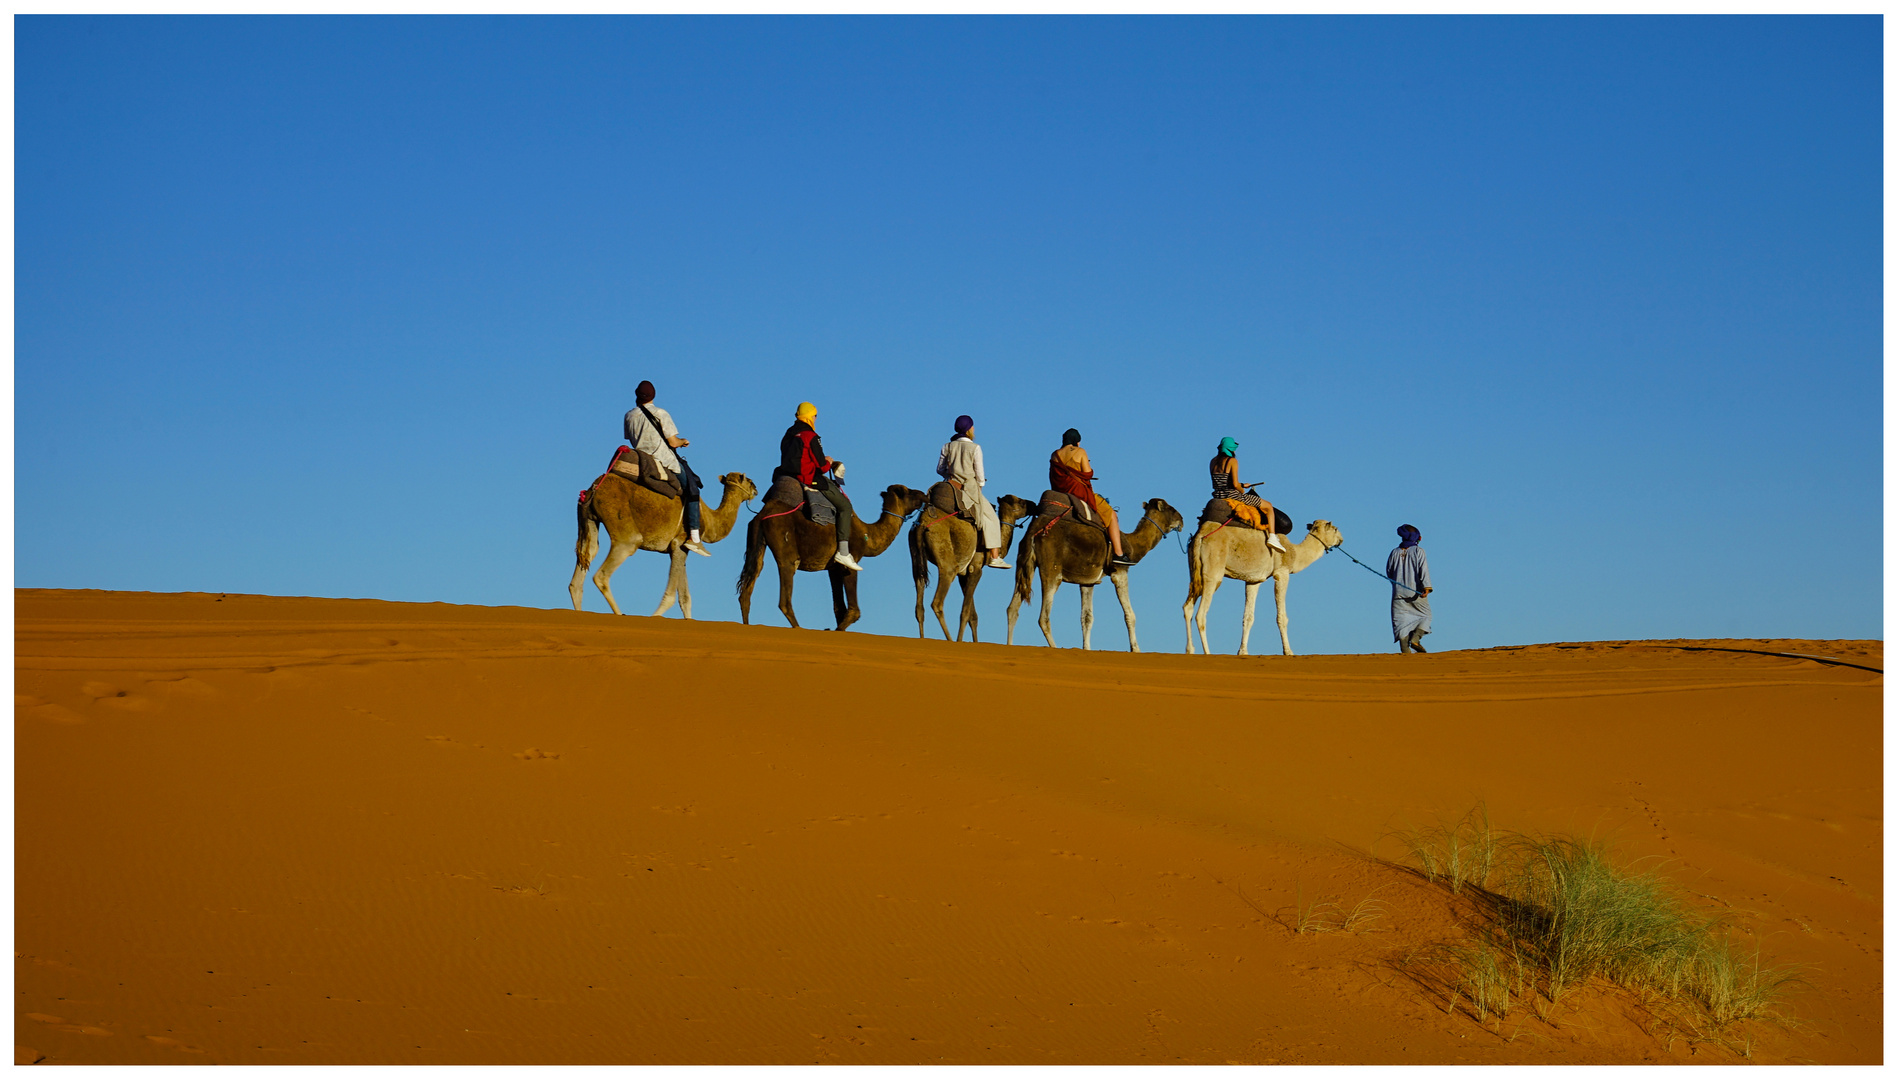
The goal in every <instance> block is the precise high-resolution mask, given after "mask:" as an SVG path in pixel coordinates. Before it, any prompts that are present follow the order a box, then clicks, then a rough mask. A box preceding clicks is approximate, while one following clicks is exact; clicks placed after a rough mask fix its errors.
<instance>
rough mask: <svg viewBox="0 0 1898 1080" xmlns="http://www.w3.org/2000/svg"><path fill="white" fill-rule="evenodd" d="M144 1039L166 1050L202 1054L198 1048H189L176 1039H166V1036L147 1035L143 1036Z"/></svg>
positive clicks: (189, 1046)
mask: <svg viewBox="0 0 1898 1080" xmlns="http://www.w3.org/2000/svg"><path fill="white" fill-rule="evenodd" d="M145 1038H146V1039H147V1040H149V1041H151V1042H154V1043H157V1044H158V1045H159V1046H162V1047H164V1048H165V1049H167V1050H177V1051H180V1052H181V1053H186V1054H202V1053H204V1051H203V1050H202V1049H200V1048H199V1047H196V1046H191V1045H189V1044H186V1043H181V1042H179V1041H178V1040H177V1039H172V1038H167V1037H166V1036H163V1035H147V1036H145Z"/></svg>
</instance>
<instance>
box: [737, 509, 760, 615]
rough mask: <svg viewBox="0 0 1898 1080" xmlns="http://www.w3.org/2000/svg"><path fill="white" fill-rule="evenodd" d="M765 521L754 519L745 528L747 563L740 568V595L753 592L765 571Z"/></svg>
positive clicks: (758, 518)
mask: <svg viewBox="0 0 1898 1080" xmlns="http://www.w3.org/2000/svg"><path fill="white" fill-rule="evenodd" d="M763 522H764V519H763V518H761V517H754V518H752V519H751V524H750V525H747V526H746V527H745V563H744V565H743V566H741V567H739V568H738V595H739V596H740V597H743V596H745V595H746V594H748V593H750V592H751V586H752V584H753V583H754V582H756V581H757V580H758V575H759V574H760V573H762V572H763V571H764V529H763V527H762V525H763Z"/></svg>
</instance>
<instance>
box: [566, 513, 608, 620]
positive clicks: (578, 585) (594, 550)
mask: <svg viewBox="0 0 1898 1080" xmlns="http://www.w3.org/2000/svg"><path fill="white" fill-rule="evenodd" d="M599 551H600V527H599V525H598V524H596V523H594V522H593V521H591V520H589V519H587V518H585V517H582V518H581V520H580V540H579V542H578V543H576V544H574V545H573V580H572V581H569V582H567V595H568V596H571V597H573V610H575V611H580V610H583V609H582V608H581V606H580V602H581V601H582V600H583V599H584V598H585V597H586V584H585V583H586V577H587V568H588V567H590V566H592V565H593V556H595V555H597V554H599Z"/></svg>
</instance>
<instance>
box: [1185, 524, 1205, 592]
mask: <svg viewBox="0 0 1898 1080" xmlns="http://www.w3.org/2000/svg"><path fill="white" fill-rule="evenodd" d="M1205 591H1206V582H1204V581H1203V580H1201V579H1200V573H1199V530H1197V529H1195V530H1194V531H1193V536H1192V538H1191V539H1189V540H1187V542H1186V599H1187V601H1188V602H1189V603H1190V602H1191V601H1194V600H1197V599H1199V597H1200V594H1201V593H1203V592H1205Z"/></svg>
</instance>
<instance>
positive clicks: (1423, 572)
mask: <svg viewBox="0 0 1898 1080" xmlns="http://www.w3.org/2000/svg"><path fill="white" fill-rule="evenodd" d="M1410 550H1411V551H1413V552H1415V553H1416V555H1417V586H1418V587H1419V588H1421V589H1422V590H1423V594H1424V595H1425V596H1429V595H1430V593H1431V586H1430V557H1429V556H1428V555H1425V554H1424V549H1423V547H1422V546H1421V545H1419V546H1417V547H1414V548H1411V549H1410Z"/></svg>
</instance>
